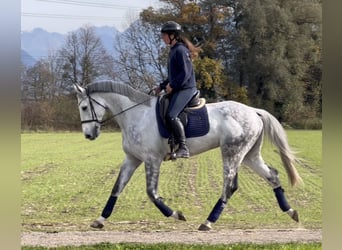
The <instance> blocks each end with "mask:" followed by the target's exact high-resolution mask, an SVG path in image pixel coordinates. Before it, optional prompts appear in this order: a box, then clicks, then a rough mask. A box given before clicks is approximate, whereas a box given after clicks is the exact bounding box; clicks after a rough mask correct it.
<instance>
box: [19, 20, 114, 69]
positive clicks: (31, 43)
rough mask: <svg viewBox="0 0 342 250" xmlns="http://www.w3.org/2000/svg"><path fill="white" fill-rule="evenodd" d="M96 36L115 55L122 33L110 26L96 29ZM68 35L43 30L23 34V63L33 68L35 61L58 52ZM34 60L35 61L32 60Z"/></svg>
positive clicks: (36, 29)
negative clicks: (116, 41) (117, 41)
mask: <svg viewBox="0 0 342 250" xmlns="http://www.w3.org/2000/svg"><path fill="white" fill-rule="evenodd" d="M94 28H95V34H96V35H97V36H98V37H99V38H100V39H101V41H102V44H103V46H104V47H105V48H106V50H107V51H108V52H109V53H110V54H113V53H114V43H115V40H116V37H117V36H118V35H120V32H119V31H118V30H117V29H116V28H114V27H109V26H101V27H94ZM66 37H67V35H65V34H60V33H56V32H48V31H46V30H44V29H42V28H35V29H34V30H32V31H30V32H27V31H24V32H22V33H21V49H22V62H23V64H24V65H26V66H32V65H31V63H32V62H33V60H35V61H38V60H39V59H42V58H47V56H48V55H49V54H50V53H54V52H56V51H58V50H59V49H60V48H61V47H62V46H63V45H64V43H65V40H66ZM32 59H33V60H32Z"/></svg>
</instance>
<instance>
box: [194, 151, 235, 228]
mask: <svg viewBox="0 0 342 250" xmlns="http://www.w3.org/2000/svg"><path fill="white" fill-rule="evenodd" d="M235 161H236V163H235V164H232V163H231V162H233V158H230V157H225V156H223V191H222V195H221V197H220V199H218V201H217V202H216V204H215V206H214V207H213V209H212V210H211V212H210V214H209V216H208V218H207V220H206V221H205V222H204V223H203V224H201V225H200V226H199V228H198V230H200V231H209V230H211V224H212V223H215V222H216V221H217V220H218V219H219V217H220V215H221V213H222V211H223V209H224V208H225V206H226V204H227V202H228V200H229V199H230V198H231V196H232V195H233V194H234V192H235V191H236V190H237V189H238V173H237V171H238V167H239V165H240V163H239V161H238V160H236V159H235Z"/></svg>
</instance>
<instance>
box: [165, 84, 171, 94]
mask: <svg viewBox="0 0 342 250" xmlns="http://www.w3.org/2000/svg"><path fill="white" fill-rule="evenodd" d="M171 92H172V88H171V86H170V83H168V84H167V85H166V93H168V94H170V93H171Z"/></svg>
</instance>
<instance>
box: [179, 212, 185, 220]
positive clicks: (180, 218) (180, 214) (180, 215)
mask: <svg viewBox="0 0 342 250" xmlns="http://www.w3.org/2000/svg"><path fill="white" fill-rule="evenodd" d="M177 215H178V220H182V221H186V219H185V216H184V215H183V213H182V212H181V211H177Z"/></svg>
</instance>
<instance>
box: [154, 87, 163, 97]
mask: <svg viewBox="0 0 342 250" xmlns="http://www.w3.org/2000/svg"><path fill="white" fill-rule="evenodd" d="M153 91H154V93H155V94H156V95H159V93H160V92H161V91H162V89H161V87H160V86H157V87H155V88H154V89H153Z"/></svg>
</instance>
